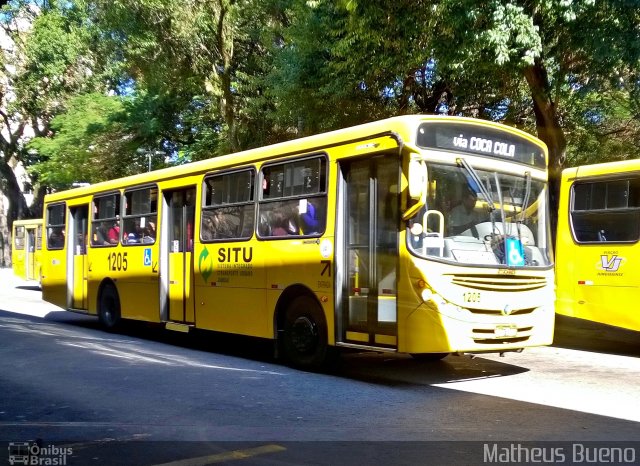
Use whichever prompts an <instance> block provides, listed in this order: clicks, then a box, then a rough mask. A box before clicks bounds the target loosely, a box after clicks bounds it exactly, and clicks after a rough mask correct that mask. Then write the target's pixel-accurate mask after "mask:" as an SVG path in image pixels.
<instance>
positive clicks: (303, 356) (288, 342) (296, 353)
mask: <svg viewBox="0 0 640 466" xmlns="http://www.w3.org/2000/svg"><path fill="white" fill-rule="evenodd" d="M284 350H285V354H286V357H287V360H288V361H289V362H290V363H291V364H292V365H293V366H296V367H301V368H307V369H317V368H320V367H321V366H322V365H323V363H324V362H325V359H326V357H327V324H326V322H325V319H324V316H323V315H322V310H321V308H320V306H318V303H316V302H315V300H314V299H312V298H310V297H308V296H299V297H297V298H295V299H294V300H293V301H292V302H291V305H290V306H289V308H288V309H287V315H286V320H285V323H284Z"/></svg>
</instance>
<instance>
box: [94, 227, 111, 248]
mask: <svg viewBox="0 0 640 466" xmlns="http://www.w3.org/2000/svg"><path fill="white" fill-rule="evenodd" d="M91 244H92V245H94V246H105V245H108V244H109V240H108V230H107V228H106V224H105V223H103V222H100V223H94V230H93V238H91Z"/></svg>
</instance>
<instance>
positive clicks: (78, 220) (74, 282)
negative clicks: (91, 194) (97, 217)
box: [67, 204, 89, 310]
mask: <svg viewBox="0 0 640 466" xmlns="http://www.w3.org/2000/svg"><path fill="white" fill-rule="evenodd" d="M69 212H70V214H71V222H70V225H69V226H70V231H69V232H68V236H67V241H68V243H67V264H68V269H67V274H68V275H67V283H69V288H68V289H67V296H68V298H67V301H68V305H69V307H70V308H72V309H83V310H86V309H87V308H88V307H87V285H88V283H87V278H88V273H89V265H88V261H87V218H88V217H89V206H88V205H86V204H85V205H81V206H75V207H71V208H70V209H69Z"/></svg>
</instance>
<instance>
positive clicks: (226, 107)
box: [5, 0, 640, 188]
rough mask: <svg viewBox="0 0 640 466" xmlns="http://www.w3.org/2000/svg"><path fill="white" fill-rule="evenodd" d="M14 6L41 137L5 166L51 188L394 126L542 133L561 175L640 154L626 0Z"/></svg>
mask: <svg viewBox="0 0 640 466" xmlns="http://www.w3.org/2000/svg"><path fill="white" fill-rule="evenodd" d="M12 5H13V6H12V7H11V8H9V9H8V10H7V11H8V12H10V13H11V14H9V13H7V15H6V16H5V22H7V21H9V18H10V17H17V15H18V11H20V12H22V13H20V14H23V15H30V17H31V18H32V26H31V29H30V31H29V32H25V33H23V34H21V35H20V38H21V39H20V47H21V49H20V50H21V51H22V55H20V57H19V58H18V55H16V57H15V58H14V61H13V62H12V63H9V64H10V65H13V66H15V68H16V73H15V76H13V77H12V79H13V81H12V83H13V87H14V88H15V93H16V95H17V97H18V98H17V100H16V101H15V102H13V103H11V102H9V103H7V104H6V106H7V107H9V108H10V110H11V112H10V113H11V114H12V115H13V116H15V117H16V118H17V119H15V121H19V120H20V119H21V118H22V119H23V120H24V121H25V122H29V123H34V124H35V126H34V127H35V129H36V132H37V133H38V135H39V136H42V137H40V138H37V139H36V140H34V142H33V143H32V144H31V145H30V146H29V148H30V152H29V153H28V154H27V153H25V152H20V151H18V150H16V154H17V155H16V156H17V157H20V158H22V160H24V161H25V162H26V163H31V162H32V161H34V162H37V163H38V164H37V165H36V167H35V168H34V169H33V170H32V171H31V173H33V174H34V176H35V177H40V179H41V181H43V182H46V183H47V184H50V185H52V186H54V187H56V188H61V187H63V186H67V185H68V184H69V183H70V182H73V181H92V182H93V181H97V180H99V179H104V178H105V177H114V176H121V175H123V174H129V173H133V172H136V171H143V170H145V169H146V155H144V154H148V153H156V152H158V151H164V152H165V153H166V154H167V155H169V156H170V157H171V158H172V160H173V161H174V163H183V162H185V161H190V160H200V159H203V158H208V157H213V156H216V155H219V154H223V153H228V152H231V151H235V150H240V149H245V148H251V147H256V146H260V145H264V144H268V143H274V142H279V141H282V140H284V139H290V138H293V137H299V136H301V135H307V134H313V133H318V132H321V131H326V130H331V129H336V128H340V127H345V126H349V125H353V124H358V123H362V122H365V121H369V120H374V119H379V118H384V117H387V116H392V115H397V114H403V113H449V114H460V115H467V116H475V117H481V118H488V119H491V120H495V121H503V122H506V123H508V124H511V125H515V126H518V127H520V128H523V129H525V130H528V131H530V132H536V131H537V132H538V135H540V136H541V137H543V138H545V141H547V142H548V144H549V146H550V148H551V149H552V156H553V157H555V159H556V160H557V161H561V160H562V157H563V156H564V155H565V141H566V144H567V147H566V156H567V158H568V161H569V162H568V163H570V164H575V163H583V162H591V161H598V160H604V159H618V158H629V157H635V156H637V150H638V145H639V144H638V140H639V139H640V138H639V135H640V128H639V126H640V125H639V123H638V120H639V115H640V88H639V83H640V72H639V63H640V61H639V60H640V58H639V57H640V39H639V34H638V31H639V29H640V26H639V24H640V17H639V16H640V15H639V14H638V11H639V10H638V9H637V8H634V7H633V6H634V1H633V0H603V1H602V2H596V1H595V0H585V1H570V0H567V1H564V0H563V1H558V0H533V1H530V0H527V1H525V0H518V1H507V0H485V1H481V2H478V1H476V0H439V1H432V0H396V1H394V2H387V1H382V0H367V1H364V0H341V1H338V2H335V1H330V0H212V1H205V2H203V1H199V0H182V1H179V0H75V1H71V2H69V1H65V2H55V1H48V2H43V3H42V5H40V10H39V11H38V12H37V14H33V11H32V10H30V9H29V8H31V7H32V6H33V2H28V1H26V0H20V1H15V2H12ZM5 9H6V7H5ZM30 11H31V13H28V12H30ZM11 15H13V16H11ZM5 68H6V66H5ZM114 94H115V95H120V96H122V97H116V96H114ZM108 95H111V96H110V97H108ZM56 115H57V116H56ZM54 116H56V117H55V118H54ZM12 118H13V117H12ZM10 120H11V119H10ZM11 121H14V120H11ZM50 122H51V126H50V127H49V124H50ZM141 154H142V155H141ZM160 158H161V157H160V156H158V157H156V159H155V160H154V161H153V164H154V167H158V166H161V165H162V164H163V163H162V161H161V160H160Z"/></svg>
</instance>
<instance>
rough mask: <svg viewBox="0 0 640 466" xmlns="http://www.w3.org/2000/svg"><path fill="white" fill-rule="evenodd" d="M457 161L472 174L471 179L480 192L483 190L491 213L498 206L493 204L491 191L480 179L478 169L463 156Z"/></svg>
mask: <svg viewBox="0 0 640 466" xmlns="http://www.w3.org/2000/svg"><path fill="white" fill-rule="evenodd" d="M456 162H457V163H458V165H462V166H463V167H464V168H465V170H467V172H468V173H469V175H470V176H471V179H472V180H473V181H474V183H475V184H476V185H477V186H478V188H479V189H480V192H482V195H483V196H484V198H485V199H486V200H487V202H488V207H489V213H491V212H493V211H494V210H495V208H496V207H495V205H493V197H491V193H490V192H489V191H488V190H487V188H486V187H485V186H484V184H482V181H481V180H480V177H479V176H478V173H477V172H476V170H475V169H474V168H473V167H472V166H471V165H470V164H469V162H467V161H466V160H465V159H463V158H461V157H460V158H458V159H456Z"/></svg>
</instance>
